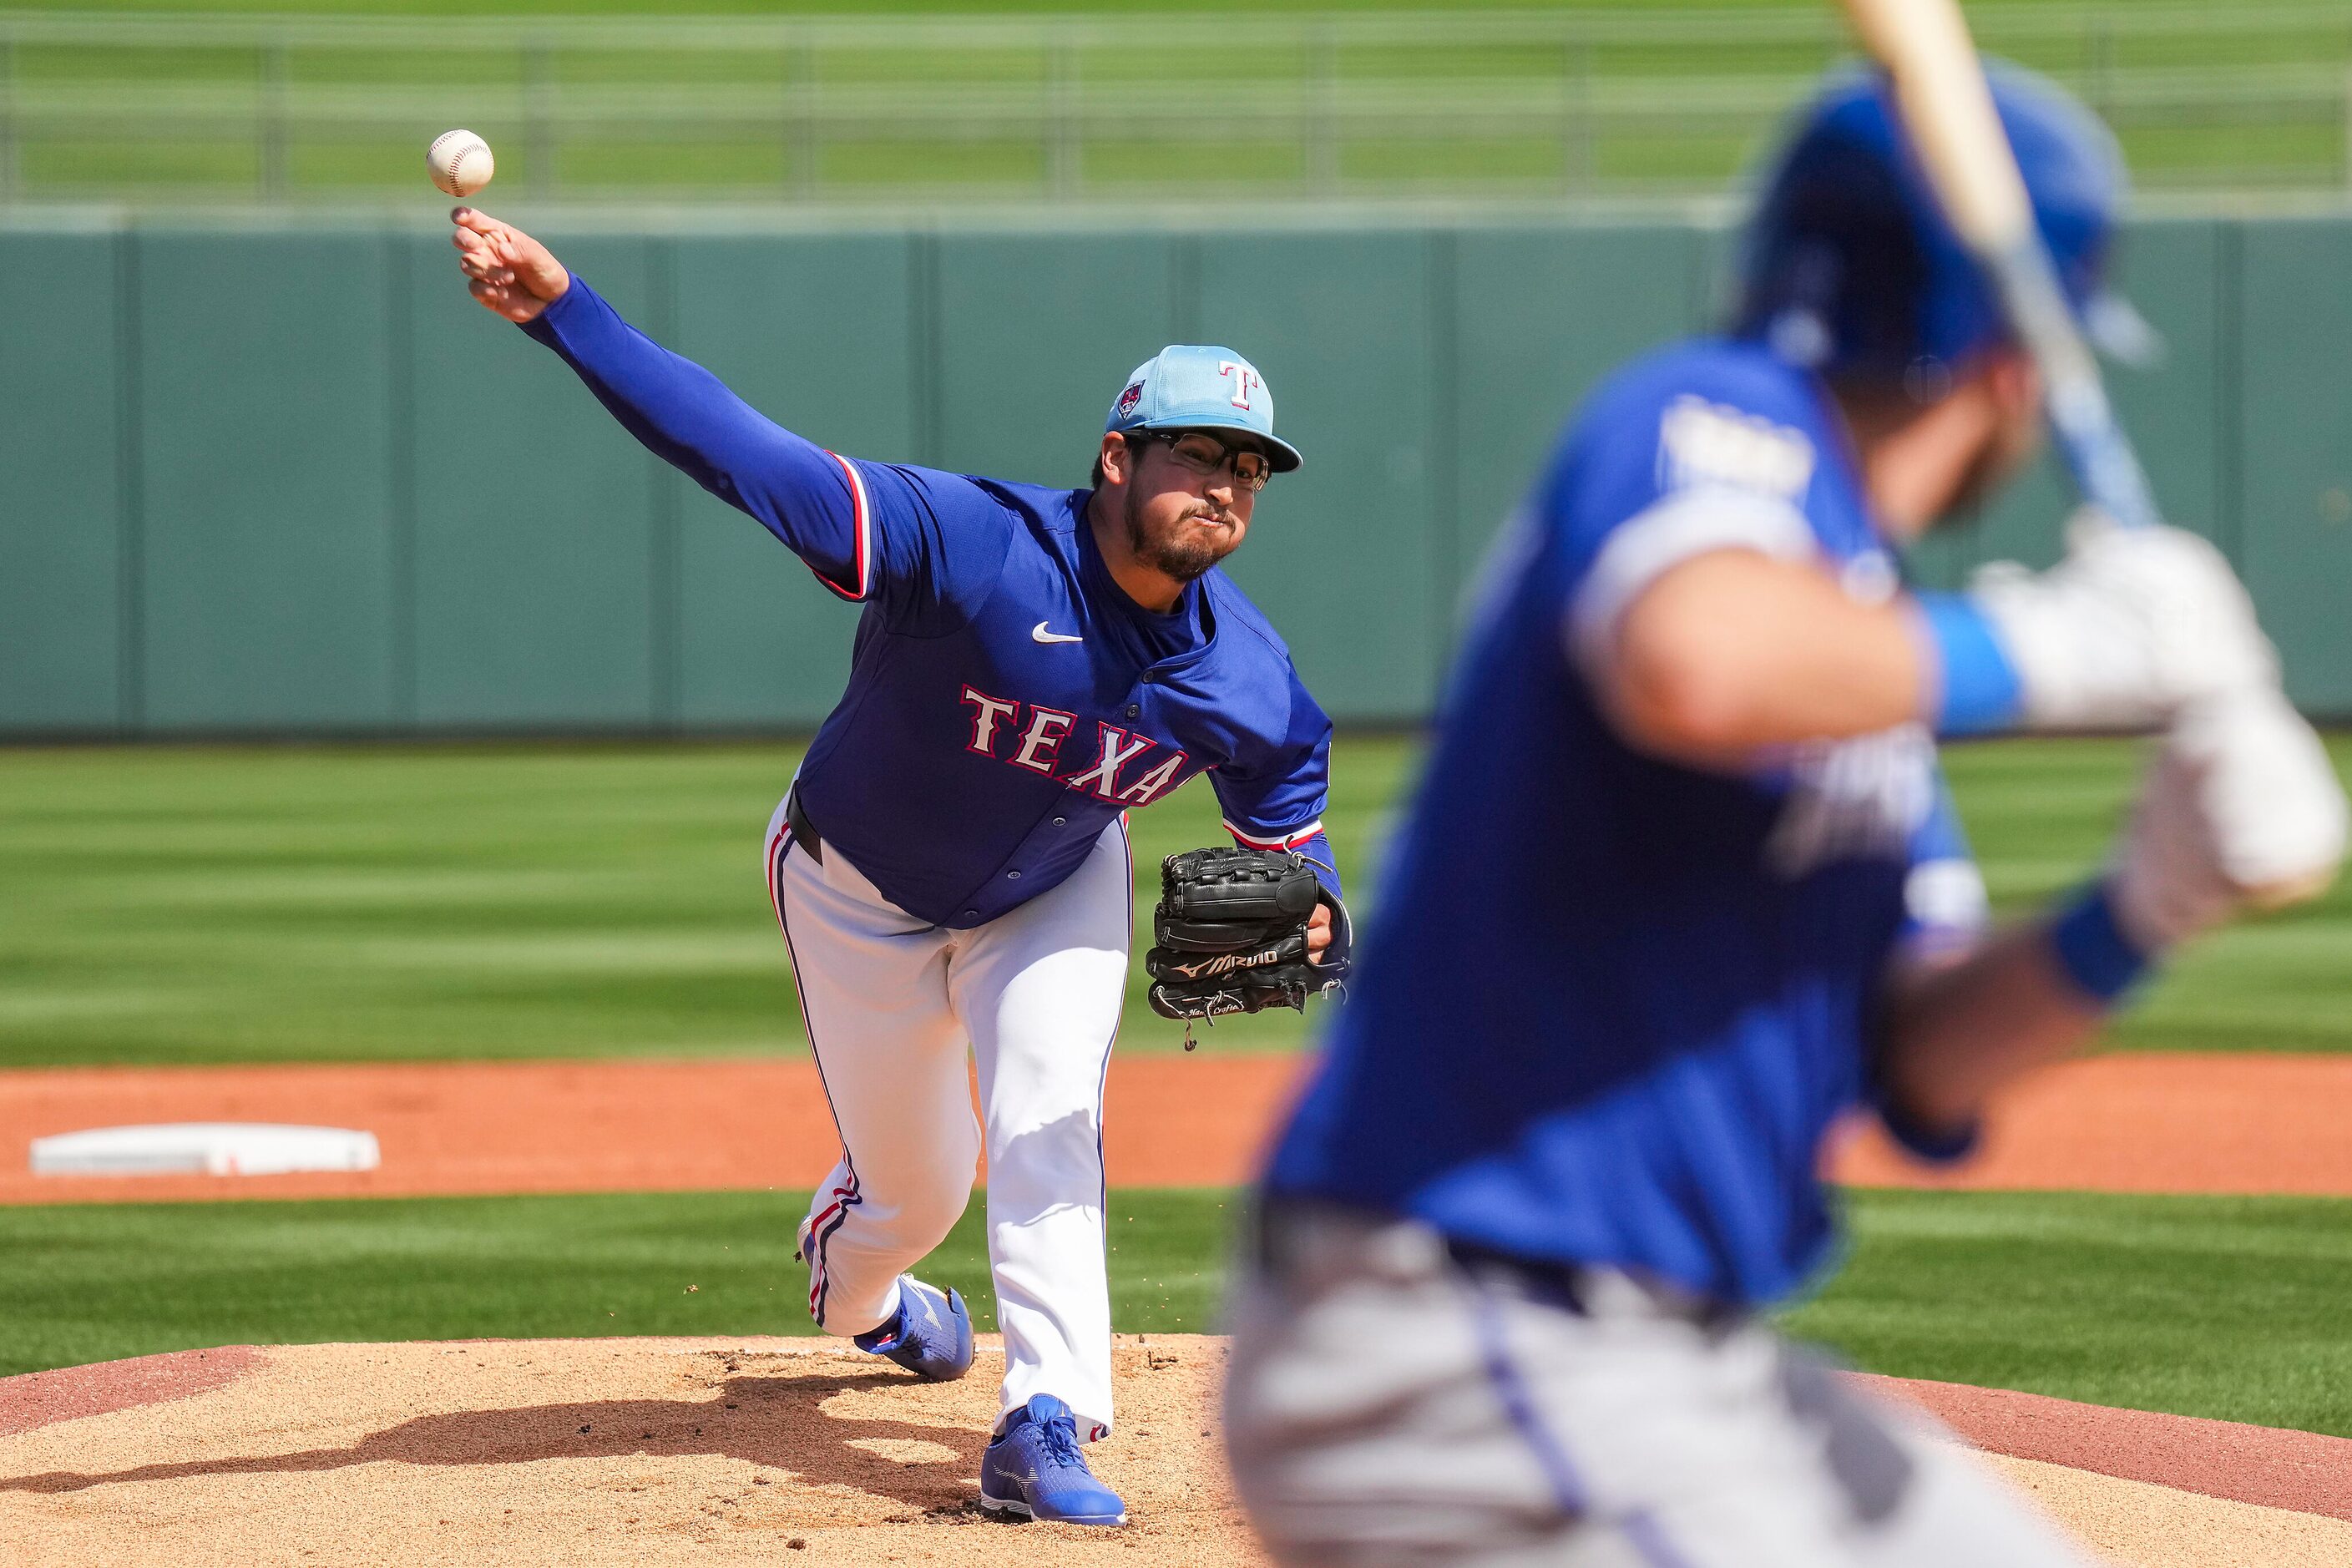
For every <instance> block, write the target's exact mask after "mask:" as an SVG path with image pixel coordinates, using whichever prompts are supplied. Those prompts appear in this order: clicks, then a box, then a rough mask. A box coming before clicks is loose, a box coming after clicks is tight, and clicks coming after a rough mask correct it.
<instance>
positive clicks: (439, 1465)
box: [0, 1334, 1264, 1568]
mask: <svg viewBox="0 0 2352 1568" xmlns="http://www.w3.org/2000/svg"><path fill="white" fill-rule="evenodd" d="M214 1363H220V1364H218V1365H215V1364H214ZM1113 1363H1114V1367H1115V1369H1116V1373H1117V1376H1118V1401H1119V1410H1118V1423H1119V1431H1118V1436H1117V1438H1116V1439H1115V1440H1114V1441H1111V1442H1108V1443H1103V1444H1098V1445H1097V1446H1095V1447H1093V1448H1092V1449H1090V1450H1089V1456H1088V1457H1089V1458H1091V1459H1092V1460H1093V1461H1094V1463H1095V1465H1096V1468H1097V1471H1098V1473H1099V1474H1100V1475H1101V1476H1102V1478H1103V1479H1104V1480H1105V1481H1107V1482H1108V1483H1109V1484H1110V1485H1111V1486H1112V1487H1114V1488H1115V1489H1118V1492H1119V1493H1120V1495H1121V1496H1123V1497H1124V1498H1125V1499H1126V1500H1127V1504H1128V1510H1129V1517H1130V1518H1131V1519H1132V1520H1133V1521H1135V1522H1134V1523H1133V1524H1132V1525H1130V1526H1129V1528H1128V1529H1126V1530H1124V1531H1088V1530H1080V1529H1076V1528H1074V1527H1070V1526H1064V1525H1036V1524H1009V1523H1001V1522H998V1521H995V1520H994V1519H992V1517H990V1516H989V1515H986V1514H984V1513H982V1512H981V1510H980V1509H979V1507H978V1505H977V1504H976V1503H975V1502H974V1501H973V1499H974V1498H975V1496H976V1495H977V1477H978V1475H979V1471H980V1450H981V1447H982V1444H983V1443H984V1442H985V1441H986V1439H987V1433H988V1428H989V1426H990V1424H991V1422H992V1420H993V1419H994V1418H995V1415H996V1385H997V1381H998V1379H999V1378H1000V1377H1001V1376H1002V1375H1003V1348H1002V1345H1001V1343H1000V1342H997V1341H996V1340H995V1338H994V1337H993V1336H988V1337H986V1338H983V1340H982V1349H981V1352H980V1360H979V1363H978V1364H976V1365H975V1366H974V1367H973V1368H972V1371H971V1376H969V1377H967V1378H965V1379H964V1380H963V1381H961V1382H960V1383H950V1384H926V1383H919V1382H917V1381H916V1380H914V1379H913V1378H911V1377H908V1375H907V1374H905V1373H901V1372H899V1371H898V1370H897V1369H896V1368H894V1367H891V1366H889V1365H887V1364H886V1363H882V1362H880V1361H878V1360H877V1359H876V1358H875V1357H873V1356H869V1355H865V1354H862V1353H860V1352H856V1351H855V1350H852V1349H850V1348H848V1346H847V1345H845V1343H844V1342H841V1341H839V1340H820V1339H765V1340H751V1341H744V1340H507V1341H485V1342H457V1343H437V1344H434V1343H428V1344H383V1345H298V1346H288V1347H279V1348H276V1349H270V1350H264V1351H260V1352H219V1351H215V1352H208V1353H205V1354H202V1355H200V1354H199V1352H184V1353H183V1354H181V1355H177V1356H170V1357H162V1356H151V1357H146V1358H142V1360H140V1361H135V1362H116V1363H108V1364H105V1365H101V1366H96V1367H77V1368H72V1369H69V1370H67V1371H63V1372H57V1373H40V1374H38V1375H37V1377H35V1378H21V1379H11V1380H8V1381H9V1382H10V1383H11V1384H16V1387H15V1388H12V1389H11V1390H10V1394H11V1395H12V1398H11V1400H10V1403H11V1404H12V1405H19V1406H22V1407H23V1408H22V1409H21V1410H20V1411H19V1412H18V1418H17V1419H16V1420H15V1421H9V1422H0V1433H5V1432H7V1431H8V1429H9V1427H11V1426H14V1427H16V1431H15V1433H14V1435H13V1436H0V1541H6V1542H10V1552H11V1553H12V1554H19V1555H12V1556H11V1561H12V1562H22V1563H57V1564H66V1563H72V1564H77V1565H79V1564H88V1563H100V1562H124V1561H136V1562H140V1563H171V1564H182V1563H186V1564H195V1563H222V1564H228V1563H236V1564H248V1563H311V1564H327V1563H400V1564H402V1565H403V1568H412V1565H415V1568H422V1565H425V1564H432V1563H452V1564H457V1563H463V1564H468V1565H478V1564H482V1563H499V1564H501V1565H511V1564H527V1563H565V1564H572V1563H752V1562H758V1563H763V1564H778V1563H891V1562H900V1563H926V1562H929V1563H981V1562H1010V1561H1013V1560H1015V1559H1016V1558H1018V1557H1019V1556H1021V1555H1022V1554H1024V1552H1025V1553H1036V1552H1042V1553H1044V1554H1045V1556H1046V1557H1049V1558H1050V1559H1051V1560H1052V1561H1053V1562H1055V1563H1114V1562H1115V1563H1123V1564H1131V1565H1136V1568H1144V1565H1149V1564H1155V1563H1168V1564H1177V1563H1182V1564H1187V1565H1191V1564H1203V1565H1207V1564H1242V1563H1249V1564H1255V1563H1262V1562H1263V1561H1264V1560H1263V1558H1262V1557H1260V1556H1259V1554H1258V1553H1257V1552H1256V1551H1255V1548H1254V1547H1253V1546H1252V1544H1251V1542H1250V1537H1249V1532H1248V1530H1247V1528H1246V1526H1245V1525H1244V1523H1243V1521H1242V1519H1241V1516H1240V1514H1239V1513H1238V1512H1237V1511H1236V1510H1235V1509H1234V1506H1233V1502H1232V1500H1231V1494H1230V1491H1229V1489H1228V1487H1227V1484H1226V1481H1225V1477H1224V1474H1223V1469H1222V1468H1221V1467H1220V1465H1219V1463H1218V1459H1217V1452H1218V1449H1217V1444H1216V1443H1215V1441H1214V1440H1213V1438H1211V1437H1210V1436H1209V1434H1210V1433H1211V1431H1212V1430H1213V1421H1212V1418H1211V1417H1212V1411H1213V1407H1214V1403H1215V1396H1216V1385H1217V1379H1218V1375H1219V1373H1220V1372H1221V1370H1222V1366H1223V1342H1221V1341H1217V1340H1211V1339H1203V1338H1200V1337H1196V1336H1192V1335H1160V1334H1152V1335H1150V1336H1142V1337H1139V1336H1135V1335H1121V1336H1120V1337H1119V1338H1118V1342H1117V1346H1116V1349H1115V1350H1114V1352H1113ZM803 1553H804V1554H805V1555H803Z"/></svg>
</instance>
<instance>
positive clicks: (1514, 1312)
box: [1225, 1207, 2095, 1568]
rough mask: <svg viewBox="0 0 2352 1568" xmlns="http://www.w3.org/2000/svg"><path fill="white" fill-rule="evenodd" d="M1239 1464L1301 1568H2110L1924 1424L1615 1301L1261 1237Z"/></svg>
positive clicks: (1421, 1232)
mask: <svg viewBox="0 0 2352 1568" xmlns="http://www.w3.org/2000/svg"><path fill="white" fill-rule="evenodd" d="M1262 1224H1263V1225H1264V1226H1265V1229H1266V1233H1267V1234H1266V1237H1265V1242H1264V1244H1263V1245H1262V1246H1261V1247H1259V1249H1258V1250H1259V1251H1260V1253H1261V1254H1262V1257H1261V1258H1259V1259H1257V1260H1256V1261H1255V1265H1254V1266H1253V1267H1252V1268H1249V1269H1248V1271H1247V1273H1246V1277H1245V1279H1244V1285H1243V1287H1242V1289H1241V1293H1240V1296H1239V1298H1238V1300H1237V1301H1236V1302H1235V1304H1234V1325H1233V1327H1234V1348H1233V1361H1232V1365H1231V1370H1230V1373H1229V1376H1228V1381H1227V1384H1226V1390H1225V1433H1226V1442H1227V1445H1228V1449H1229V1453H1230V1458H1231V1459H1232V1463H1233V1468H1234V1479H1235V1482H1236V1484H1237V1486H1238V1488H1239V1489H1240V1492H1241V1496H1242V1499H1243V1501H1244V1504H1245V1505H1246V1506H1247V1508H1248V1509H1249V1511H1250V1515H1251V1518H1252V1520H1253V1521H1255V1524H1256V1526H1257V1528H1258V1530H1259V1531H1260V1533H1261V1534H1262V1535H1263V1536H1264V1537H1265V1542H1266V1544H1267V1545H1268V1547H1269V1548H1270V1549H1271V1550H1272V1552H1273V1554H1274V1556H1275V1558H1276V1561H1277V1562H1279V1563H1285V1564H1289V1565H1295V1568H1307V1565H1312V1568H1376V1565H1377V1568H1422V1565H1425V1564H1437V1563H1445V1564H1475V1565H1476V1568H1521V1565H1533V1564H1538V1563H1541V1564H1547V1565H1551V1568H2093V1564H2094V1562H2095V1560H2094V1559H2093V1558H2092V1557H2091V1556H2090V1555H2089V1554H2088V1553H2087V1552H2085V1551H2084V1550H2083V1549H2081V1548H2078V1547H2076V1546H2074V1545H2073V1544H2071V1543H2070V1542H2068V1541H2067V1540H2066V1539H2065V1538H2064V1536H2063V1535H2062V1534H2061V1533H2060V1531H2058V1529H2057V1528H2056V1527H2055V1526H2054V1525H2053V1524H2051V1523H2050V1522H2048V1521H2045V1520H2043V1519H2042V1517H2041V1516H2040V1515H2039V1514H2038V1513H2037V1512H2036V1511H2035V1510H2033V1509H2032V1507H2031V1505H2029V1504H2028V1503H2027V1502H2026V1501H2025V1500H2024V1499H2023V1498H2022V1497H2021V1496H2020V1495H2018V1494H2017V1493H2015V1492H2014V1491H2012V1490H2011V1489H2010V1488H2009V1487H2007V1486H2006V1485H2004V1484H2003V1483H2002V1482H2001V1481H2000V1479H1999V1478H1998V1477H1996V1476H1994V1475H1993V1474H1992V1473H1991V1472H1990V1470H1989V1469H1988V1468H1986V1467H1985V1466H1984V1465H1983V1464H1982V1463H1981V1462H1980V1461H1979V1460H1978V1459H1977V1458H1976V1457H1975V1456H1974V1455H1973V1454H1971V1453H1969V1451H1968V1450H1967V1449H1966V1448H1965V1447H1962V1446H1960V1444H1959V1443H1958V1440H1957V1439H1954V1438H1952V1437H1950V1436H1948V1434H1946V1433H1944V1432H1943V1431H1942V1430H1941V1429H1940V1428H1938V1427H1937V1426H1935V1425H1934V1424H1933V1423H1932V1422H1930V1421H1929V1420H1928V1419H1927V1417H1925V1416H1924V1415H1917V1414H1915V1413H1913V1412H1911V1411H1909V1410H1906V1409H1901V1408H1898V1407H1896V1406H1894V1405H1886V1404H1884V1403H1882V1402H1880V1401H1877V1400H1875V1399H1873V1398H1871V1397H1870V1396H1868V1395H1866V1394H1862V1393H1860V1392H1859V1391H1857V1390H1855V1389H1853V1387H1851V1386H1849V1385H1848V1384H1845V1383H1843V1381H1841V1380H1838V1379H1836V1378H1834V1377H1832V1375H1831V1373H1829V1372H1828V1371H1827V1370H1826V1369H1825V1368H1824V1367H1823V1366H1822V1364H1821V1363H1819V1362H1817V1361H1815V1360H1814V1359H1813V1358H1812V1357H1811V1356H1810V1355H1808V1354H1806V1353H1805V1352H1802V1351H1801V1350H1799V1349H1797V1348H1796V1347H1795V1346H1793V1345H1791V1344H1790V1343H1789V1342H1786V1341H1784V1340H1783V1339H1781V1338H1780V1336H1779V1335H1778V1334H1776V1333H1774V1332H1773V1331H1771V1330H1770V1329H1769V1328H1768V1327H1766V1326H1765V1325H1763V1324H1761V1323H1759V1322H1758V1321H1754V1320H1753V1319H1748V1318H1723V1317H1720V1316H1710V1315H1709V1314H1706V1313H1705V1312H1703V1311H1700V1310H1696V1307H1695V1304H1692V1303H1686V1302H1678V1301H1675V1300H1672V1299H1671V1298H1670V1297H1668V1296H1667V1295H1666V1294H1664V1293H1663V1292H1660V1291H1656V1290H1654V1289H1648V1288H1646V1287H1644V1286H1642V1285H1639V1284H1637V1283H1635V1282H1634V1281H1633V1280H1632V1279H1628V1278H1626V1277H1625V1276H1623V1275H1621V1274H1616V1273H1612V1272H1608V1271H1600V1270H1580V1271H1578V1272H1577V1274H1576V1276H1575V1278H1574V1284H1573V1291H1572V1294H1571V1293H1570V1290H1569V1289H1567V1288H1566V1287H1559V1288H1554V1286H1553V1285H1552V1284H1551V1283H1550V1282H1549V1281H1548V1280H1547V1279H1543V1278H1540V1277H1537V1278H1531V1277H1530V1276H1529V1275H1528V1273H1527V1272H1526V1271H1524V1270H1521V1269H1518V1268H1513V1267H1509V1266H1505V1265H1500V1264H1489V1263H1482V1262H1479V1261H1476V1260H1475V1259H1474V1260H1467V1261H1465V1259H1464V1258H1460V1257H1457V1256H1456V1255H1455V1253H1454V1251H1452V1250H1450V1249H1449V1248H1448V1247H1447V1246H1446V1244H1445V1242H1444V1239H1443V1238H1441V1237H1439V1236H1438V1235H1437V1234H1436V1233H1435V1232H1433V1231H1432V1230H1429V1229H1428V1228H1426V1227H1424V1226H1419V1225H1415V1224H1409V1223H1397V1222H1393V1221H1389V1220H1381V1219H1374V1218H1370V1217H1368V1216H1362V1215H1353V1214H1349V1213H1347V1212H1345V1211H1335V1210H1321V1209H1307V1210H1300V1209H1297V1208H1294V1207H1283V1208H1278V1209H1276V1211H1275V1212H1274V1213H1272V1214H1269V1215H1265V1216H1263V1217H1262Z"/></svg>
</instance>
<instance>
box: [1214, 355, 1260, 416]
mask: <svg viewBox="0 0 2352 1568" xmlns="http://www.w3.org/2000/svg"><path fill="white" fill-rule="evenodd" d="M1217 374H1219V375H1229V376H1232V377H1233V378H1234V396H1233V405H1234V407H1236V408H1247V407H1248V406H1249V405H1250V393H1251V391H1252V390H1253V389H1255V388H1256V387H1259V386H1262V385H1264V383H1263V382H1261V381H1259V380H1258V378H1257V372H1255V371H1254V370H1252V369H1250V367H1249V366H1247V365H1245V364H1235V363H1234V362H1233V361H1231V360H1229V359H1221V360H1219V361H1218V362H1217Z"/></svg>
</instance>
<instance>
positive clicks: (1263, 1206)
mask: <svg viewBox="0 0 2352 1568" xmlns="http://www.w3.org/2000/svg"><path fill="white" fill-rule="evenodd" d="M1255 1253H1256V1256H1257V1260H1258V1263H1259V1265H1260V1266H1261V1267H1262V1268H1265V1271H1266V1273H1267V1274H1268V1275H1270V1276H1271V1277H1273V1278H1274V1279H1277V1280H1281V1279H1322V1280H1327V1281H1328V1280H1329V1279H1334V1278H1338V1277H1340V1276H1344V1275H1349V1274H1360V1273H1361V1274H1387V1273H1390V1272H1391V1271H1396V1272H1400V1273H1402V1274H1405V1275H1412V1274H1419V1273H1425V1272H1427V1271H1429V1270H1430V1269H1432V1268H1437V1267H1441V1266H1444V1265H1447V1264H1450V1265H1451V1266H1452V1267H1454V1268H1458V1269H1460V1270H1462V1271H1463V1272H1464V1273H1465V1274H1468V1275H1470V1276H1471V1277H1472V1278H1473V1279H1480V1280H1485V1281H1490V1282H1493V1283H1496V1284H1499V1285H1502V1286H1504V1287H1505V1288H1506V1289H1509V1290H1511V1291H1512V1293H1514V1294H1516V1295H1519V1296H1523V1297H1525V1298H1526V1299H1527V1300H1532V1301H1541V1302H1545V1303H1547V1304H1549V1305H1551V1306H1554V1307H1559V1308H1561V1309H1563V1310H1567V1311H1570V1312H1573V1313H1575V1314H1576V1315H1577V1316H1579V1317H1593V1316H1597V1315H1600V1314H1601V1313H1602V1312H1605V1311H1612V1310H1621V1309H1622V1308H1624V1307H1627V1306H1633V1307H1635V1308H1637V1309H1638V1310H1642V1311H1645V1312H1648V1313H1650V1314H1652V1315H1654V1316H1656V1317H1662V1318H1671V1319H1673V1320H1675V1321H1677V1322H1685V1323H1691V1324H1695V1325H1696V1326H1697V1327H1699V1328H1702V1329H1706V1330H1708V1331H1722V1330H1727V1329H1729V1328H1731V1327H1734V1326H1735V1325H1737V1324H1738V1323H1740V1322H1742V1321H1745V1320H1746V1319H1747V1317H1748V1314H1747V1313H1746V1312H1745V1311H1744V1310H1741V1309H1739V1308H1738V1307H1734V1306H1731V1305H1729V1304H1727V1303H1726V1302H1722V1301H1717V1300H1714V1299H1713V1298H1711V1297H1707V1296H1702V1295H1700V1294H1698V1293H1697V1292H1696V1291H1692V1290H1685V1289H1683V1288H1682V1287H1680V1286H1678V1285H1673V1284H1669V1283H1667V1282H1666V1281H1664V1280H1661V1279H1648V1278H1644V1277H1642V1276H1639V1275H1634V1274H1629V1273H1626V1272H1624V1271H1623V1270H1622V1269H1617V1268H1595V1267H1592V1266H1591V1265H1588V1264H1581V1263H1560V1262H1555V1261H1552V1260H1550V1259H1546V1258H1523V1257H1520V1256H1518V1255H1517V1254H1516V1253H1509V1252H1503V1251H1498V1250H1496V1249H1495V1248H1493V1247H1481V1246H1478V1245H1477V1244H1476V1243H1475V1242H1468V1241H1464V1240H1462V1239H1461V1238H1459V1237H1451V1236H1446V1235H1444V1234H1442V1233H1441V1232H1439V1231H1437V1230H1435V1229H1433V1228H1432V1227H1430V1226H1426V1225H1423V1224H1422V1223H1421V1222H1420V1221H1418V1220H1408V1219H1399V1218H1396V1217H1395V1216H1393V1215H1382V1214H1378V1213H1375V1212H1374V1211H1372V1210H1369V1209H1358V1208H1351V1207H1349V1206H1348V1205H1344V1204H1333V1203H1326V1202H1322V1201H1319V1200H1312V1199H1298V1198H1279V1197H1268V1198H1262V1199H1261V1200H1260V1206H1259V1209H1258V1212H1257V1215H1256V1220H1255Z"/></svg>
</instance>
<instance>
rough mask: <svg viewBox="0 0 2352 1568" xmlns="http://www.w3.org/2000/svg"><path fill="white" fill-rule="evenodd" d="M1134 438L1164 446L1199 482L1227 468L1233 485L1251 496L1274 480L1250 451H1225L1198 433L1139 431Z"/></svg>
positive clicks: (1217, 442) (1271, 471) (1270, 466)
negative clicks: (1232, 477) (1230, 471)
mask: <svg viewBox="0 0 2352 1568" xmlns="http://www.w3.org/2000/svg"><path fill="white" fill-rule="evenodd" d="M1137 434H1138V435H1140V436H1145V437H1150V439H1151V440H1154V441H1165V442H1167V443H1168V451H1169V455H1170V456H1171V457H1173V458H1175V459H1176V460H1177V462H1179V463H1181V464H1182V465H1183V466H1184V467H1185V468H1190V469H1191V470H1192V472H1194V473H1196V474H1199V475H1201V476H1202V477H1203V478H1209V477H1213V476H1214V475H1216V474H1219V473H1222V472H1223V470H1224V469H1225V468H1227V467H1231V468H1232V469H1233V471H1234V482H1235V483H1237V484H1239V485H1240V486H1241V487H1242V489H1245V490H1248V491H1249V492H1250V493H1251V494H1253V495H1255V494H1256V493H1257V492H1258V491H1259V490H1262V489H1265V481H1266V480H1268V479H1272V478H1273V477H1274V465H1273V463H1272V462H1270V461H1269V460H1268V459H1267V458H1266V455H1265V453H1264V452H1261V451H1259V450H1257V449H1256V448H1255V447H1228V446H1226V445H1225V444H1224V443H1223V441H1220V440H1218V439H1217V438H1216V437H1214V436H1209V435H1204V434H1202V432H1201V431H1198V430H1141V431H1138V432H1137Z"/></svg>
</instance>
